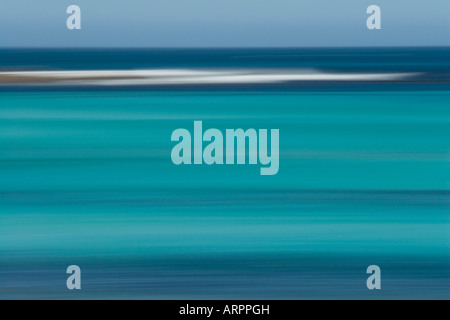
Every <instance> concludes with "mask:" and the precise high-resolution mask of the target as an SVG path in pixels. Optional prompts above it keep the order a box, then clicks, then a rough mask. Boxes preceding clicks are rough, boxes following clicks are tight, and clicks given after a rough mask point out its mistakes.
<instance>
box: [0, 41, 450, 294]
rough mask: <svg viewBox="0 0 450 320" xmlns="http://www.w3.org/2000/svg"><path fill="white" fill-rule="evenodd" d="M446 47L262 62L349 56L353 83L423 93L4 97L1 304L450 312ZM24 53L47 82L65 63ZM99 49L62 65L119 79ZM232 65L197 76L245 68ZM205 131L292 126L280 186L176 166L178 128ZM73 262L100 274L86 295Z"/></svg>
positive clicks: (17, 93) (237, 170) (0, 113)
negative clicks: (282, 302)
mask: <svg viewBox="0 0 450 320" xmlns="http://www.w3.org/2000/svg"><path fill="white" fill-rule="evenodd" d="M349 50H350V49H349ZM409 50H412V49H409ZM418 50H419V51H420V50H421V49H418ZM436 50H438V49H436ZM442 50H443V51H441V52H440V53H441V54H439V51H437V52H438V53H436V52H435V51H432V52H431V53H430V52H428V53H427V54H428V55H426V54H425V53H423V52H422V51H420V52H419V53H417V54H416V55H414V52H412V53H411V52H409V51H405V52H403V53H401V54H403V55H407V54H410V55H413V56H412V57H411V56H409V58H408V59H409V60H408V59H404V60H401V59H400V58H398V54H399V53H398V52H397V51H395V52H391V56H394V58H392V57H391V59H393V60H392V63H391V64H390V63H389V61H390V60H389V59H390V58H389V55H388V53H389V51H388V50H387V49H385V51H382V53H384V59H383V60H379V59H381V58H379V56H378V55H376V54H375V53H373V52H372V53H370V52H366V53H364V52H363V51H359V52H358V51H355V52H354V53H353V55H351V52H347V51H346V52H345V54H346V55H344V57H341V58H336V57H337V56H339V55H338V53H336V52H334V53H332V56H331V57H330V56H329V55H330V52H329V51H322V52H319V51H317V50H316V51H317V52H316V51H314V52H306V53H305V52H301V51H295V52H291V51H289V52H288V53H290V54H291V55H294V54H296V58H295V57H292V56H289V57H288V58H283V56H286V52H284V51H283V52H278V53H277V52H275V53H276V54H278V60H277V59H275V58H273V55H269V57H266V58H264V55H265V54H266V53H264V52H263V53H264V54H263V53H259V55H258V56H257V57H256V58H254V59H251V60H249V61H252V62H251V63H247V65H244V66H245V67H255V64H257V66H258V67H268V66H269V67H270V65H276V66H279V65H283V66H300V65H301V66H305V64H306V66H308V67H311V65H312V66H314V67H317V68H323V64H326V62H327V61H335V64H336V65H337V66H339V68H340V71H341V72H342V71H345V70H350V69H351V68H355V70H362V71H367V70H369V69H376V68H375V67H376V66H378V69H383V68H384V69H385V70H384V71H399V70H400V69H401V70H400V71H406V72H421V74H422V75H421V76H420V77H418V78H416V79H415V80H414V81H413V82H411V83H402V82H400V83H382V84H377V85H374V84H373V83H362V84H355V83H347V84H345V85H344V84H336V83H327V84H326V85H325V84H323V83H317V84H316V85H315V86H314V85H311V84H305V83H303V84H301V83H300V84H295V85H292V86H290V87H289V90H285V89H286V88H285V87H283V85H276V86H270V85H268V86H264V87H260V88H258V87H257V86H256V87H255V86H252V87H245V88H239V87H221V88H205V87H201V88H193V87H189V88H186V87H183V88H172V89H168V88H165V89H164V90H152V89H150V88H138V89H137V88H129V90H125V89H123V88H115V89H107V90H106V89H102V88H97V89H95V88H90V89H86V88H81V87H80V88H72V89H70V90H69V89H68V88H61V87H60V88H55V89H51V88H39V87H35V86H33V87H21V86H19V85H15V86H7V87H3V88H2V89H0V91H1V92H0V298H2V299H11V298H25V299H28V298H43V299H49V298H50V299H51V298H56V299H73V298H137V299H140V298H142V299H164V298H172V299H203V298H207V299H223V298H225V299H241V298H243V299H264V298H270V299H303V298H317V299H321V298H324V299H325V298H364V299H365V298H367V299H372V298H375V299H382V298H413V299H415V298H430V299H433V298H437V299H448V298H449V297H450V290H449V284H450V272H449V270H450V269H449V267H450V247H449V246H450V236H449V232H450V215H449V186H450V167H449V150H450V141H449V134H450V127H449V120H450V111H449V105H450V104H449V102H450V91H449V90H448V89H449V88H448V82H447V80H446V79H447V78H446V77H447V74H446V72H447V71H448V67H449V63H448V56H446V57H445V53H447V52H448V50H447V51H445V50H444V49H442ZM8 54H9V55H8ZM23 54H24V55H27V54H28V55H29V58H30V59H31V60H25V61H31V62H29V63H28V65H25V66H23V68H25V69H30V68H31V66H34V67H35V66H36V65H45V66H46V67H47V68H49V64H50V63H46V62H48V61H50V60H51V59H50V58H49V56H50V57H51V56H52V54H53V53H52V52H50V53H49V52H47V55H45V54H42V57H45V59H44V58H42V57H41V60H39V59H37V58H36V57H39V55H37V56H34V57H35V59H37V60H33V59H32V58H31V56H32V55H30V53H29V52H26V53H23ZM65 54H67V55H68V53H64V52H63V53H61V55H60V56H59V57H64V55H65ZM83 54H85V53H83ZM99 54H100V53H98V52H94V53H92V55H93V56H92V57H93V58H92V59H89V58H88V56H82V57H83V59H84V60H83V59H82V58H79V57H80V56H79V55H80V53H78V56H77V55H76V54H75V55H73V57H74V59H73V61H69V60H70V59H68V58H67V57H66V58H61V61H66V62H65V64H63V63H62V62H61V63H59V64H58V63H56V62H54V63H53V65H51V64H50V67H54V68H69V67H71V68H73V69H81V67H84V68H86V69H93V65H98V64H100V66H103V65H102V64H101V62H100V60H99V58H96V57H98V55H99ZM103 54H104V56H105V53H103ZM115 54H116V55H120V54H123V53H120V52H119V53H111V55H112V56H114V55H115ZM133 54H134V55H135V56H133ZM133 54H131V57H132V58H133V57H134V58H136V56H137V57H141V56H140V53H139V52H138V53H133ZM153 54H154V55H158V54H160V52H155V53H153ZM176 54H178V55H179V56H181V58H179V60H177V59H175V58H173V55H176ZM189 54H191V55H192V54H193V53H186V54H185V55H182V53H180V52H178V53H172V56H170V57H172V58H170V59H172V60H170V59H169V58H167V59H169V62H170V63H169V62H167V64H168V65H171V66H174V67H179V66H176V62H174V61H181V62H179V64H181V63H182V62H183V61H184V63H185V64H188V62H189V61H191V60H192V59H194V58H192V57H191V58H190V56H189ZM252 54H253V55H254V54H255V51H251V52H245V56H251V55H252ZM307 54H309V56H308V55H307ZM327 54H328V58H323V56H325V55H327ZM202 55H204V57H208V55H207V53H205V52H203V53H202ZM302 55H303V56H302ZM305 55H306V56H307V58H304V56H305ZM342 55H343V54H342ZM424 55H425V58H424ZM430 55H431V56H430ZM125 56H126V55H125ZM223 56H225V57H222V60H220V54H218V55H212V56H211V53H210V58H209V60H208V59H206V58H205V59H206V60H205V59H204V60H202V59H200V58H199V59H198V61H197V60H196V61H197V62H196V63H194V62H192V61H191V63H190V66H195V67H199V64H202V63H204V64H207V62H208V61H209V62H210V63H209V64H208V65H207V66H208V67H211V66H212V67H218V66H220V67H229V61H230V59H231V58H229V56H227V55H226V53H224V54H223ZM233 56H234V55H233ZM367 56H372V58H368V57H367ZM433 56H435V57H436V59H432V58H430V57H433ZM0 57H3V58H2V62H3V65H2V66H3V68H10V69H11V68H13V69H17V66H18V65H19V63H20V62H19V61H18V60H17V61H16V60H15V59H16V57H15V56H14V55H13V53H11V52H9V53H8V52H0ZM77 57H78V58H77ZM142 57H146V58H145V59H147V60H145V61H147V62H148V61H159V62H158V63H156V62H154V63H153V65H152V64H151V63H150V62H148V63H144V62H145V61H144V62H142V61H141V62H140V63H139V60H137V62H136V60H135V59H132V58H130V54H129V55H128V56H127V60H129V63H130V64H131V65H130V64H129V65H128V67H129V68H132V67H133V66H134V64H136V65H139V67H154V66H155V65H156V64H158V67H161V64H164V61H165V60H164V59H162V58H160V59H156V58H154V57H153V58H152V56H151V55H150V57H148V56H144V55H143V56H142ZM183 57H184V58H183ZM311 57H315V58H311ZM358 57H363V58H361V59H362V60H360V61H359V67H358ZM375 57H378V58H375ZM420 57H422V58H420ZM80 59H81V60H83V61H86V62H85V65H84V66H82V65H79V64H81V62H80ZM111 59H112V58H111ZM142 59H144V58H142ZM183 59H184V60H183ZM264 59H266V60H264ZM286 59H287V60H286ZM305 59H306V60H305ZM314 59H315V60H314ZM336 59H337V60H336ZM339 59H341V60H339ZM371 59H372V60H371ZM47 60H48V61H47ZM318 60H320V61H319V62H320V63H321V64H320V65H318V62H317V61H318ZM400 60H401V61H403V62H402V63H403V64H401V63H400V62H399V63H398V64H397V62H398V61H400ZM14 61H16V62H14ZM51 61H53V60H51ZM56 61H60V60H56ZM92 61H94V62H95V63H94V62H92ZM105 61H110V62H109V65H107V66H104V67H105V68H118V66H119V65H122V64H123V65H124V66H125V65H126V62H125V61H124V60H121V58H120V59H119V58H115V60H114V59H112V60H108V59H107V58H105ZM111 61H113V62H111ZM161 61H163V62H161ZM186 61H187V62H186ZM199 61H200V62H199ZM211 61H212V62H211ZM217 61H219V62H220V61H222V63H219V62H217ZM239 61H241V60H239ZM264 61H265V62H264ZM311 61H312V62H311ZM314 61H315V62H314ZM336 61H337V62H336ZM343 61H347V63H344V62H343ZM370 61H372V64H370V63H369V62H370ZM408 61H409V62H411V61H412V62H414V61H416V62H417V63H410V64H408ZM213 62H214V63H213ZM313 62H314V63H313ZM242 63H243V62H242ZM302 63H303V65H302ZM22 64H23V63H22ZM105 64H107V62H105ZM308 64H311V65H308ZM328 64H329V65H331V64H332V63H331V62H329V63H328ZM408 65H409V66H410V67H408ZM439 65H440V67H439ZM349 66H350V67H349ZM368 66H370V67H368ZM383 66H384V67H383ZM336 68H337V67H336ZM349 68H350V69H349ZM421 68H422V69H421ZM388 69H389V70H388ZM394 69H395V70H394ZM352 71H354V70H352ZM381 71H383V70H381ZM433 79H438V80H437V81H434V80H433ZM439 79H440V80H439ZM333 88H334V89H333ZM241 89H242V90H241ZM195 120H202V121H203V126H204V130H206V129H207V128H218V129H220V130H225V129H235V128H243V129H248V128H255V129H279V130H280V170H279V172H278V174H277V175H275V176H260V174H259V166H251V165H241V166H238V165H235V166H231V165H222V166H207V165H201V166H194V165H192V166H175V165H174V164H173V163H172V162H171V159H170V152H171V149H172V147H173V146H174V143H172V142H171V141H170V136H171V133H172V131H173V130H175V129H177V128H187V129H189V130H191V131H192V129H193V122H194V121H195ZM71 264H76V265H79V266H80V267H81V269H82V290H81V291H79V292H72V291H69V290H67V289H66V287H65V281H66V277H67V275H66V274H65V270H66V268H67V266H69V265H71ZM372 264H376V265H379V266H380V267H381V270H382V290H381V291H377V292H375V291H369V290H367V288H366V279H367V276H368V275H366V273H365V271H366V268H367V266H369V265H372Z"/></svg>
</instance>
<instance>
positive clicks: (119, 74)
mask: <svg viewBox="0 0 450 320" xmlns="http://www.w3.org/2000/svg"><path fill="white" fill-rule="evenodd" d="M416 75H417V73H328V72H321V71H317V70H305V69H303V70H300V69H297V70H295V69H290V70H274V69H264V70H251V69H236V70H195V69H150V70H144V69H142V70H82V71H20V72H0V78H1V77H3V78H5V79H8V77H14V78H15V79H16V82H17V79H20V78H23V81H22V83H26V82H39V83H43V84H65V85H67V84H69V85H70V84H73V85H80V84H81V85H101V86H127V85H207V84H263V83H268V84H269V83H284V82H293V81H397V80H403V79H407V78H410V77H413V76H416ZM30 79H33V81H30ZM6 82H7V81H6Z"/></svg>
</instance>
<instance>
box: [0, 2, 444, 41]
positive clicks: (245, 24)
mask: <svg viewBox="0 0 450 320" xmlns="http://www.w3.org/2000/svg"><path fill="white" fill-rule="evenodd" d="M373 4H375V5H378V6H379V7H380V8H381V19H382V20H381V27H382V29H381V30H369V29H367V27H366V20H367V18H368V17H369V14H367V13H366V9H367V7H368V6H370V5H373ZM69 5H78V6H79V7H80V8H81V14H82V16H81V19H82V20H81V27H82V29H81V30H68V29H67V27H66V20H67V18H68V17H69V15H68V14H67V13H66V9H67V7H68V6H69ZM449 34H450V1H449V0H428V1H425V0H421V1H418V0H395V1H393V0H342V1H338V0H126V1H125V0H120V1H119V0H70V1H68V0H2V1H1V3H0V47H2V48H8V47H150V48H152V47H166V48H168V47H340V46H345V47H349V46H350V47H352V46H446V45H447V46H448V45H450V36H449Z"/></svg>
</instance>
